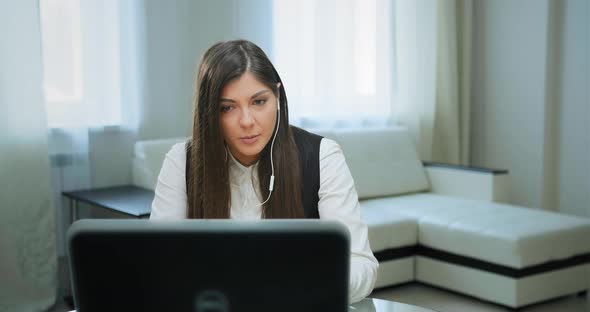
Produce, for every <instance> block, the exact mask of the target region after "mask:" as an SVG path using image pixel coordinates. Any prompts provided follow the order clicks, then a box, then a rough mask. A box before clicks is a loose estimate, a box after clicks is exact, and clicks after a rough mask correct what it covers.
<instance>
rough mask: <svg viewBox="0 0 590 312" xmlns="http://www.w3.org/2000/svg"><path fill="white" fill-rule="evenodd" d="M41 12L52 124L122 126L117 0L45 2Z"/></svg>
mask: <svg viewBox="0 0 590 312" xmlns="http://www.w3.org/2000/svg"><path fill="white" fill-rule="evenodd" d="M40 11H41V34H42V45H43V48H42V50H43V69H44V82H43V84H44V91H45V103H46V110H47V117H48V124H49V126H50V127H51V128H61V127H78V126H105V125H118V124H119V123H120V122H121V90H120V75H121V73H120V48H119V46H120V44H119V43H120V38H119V21H120V18H119V4H118V1H116V0H85V1H78V0H40Z"/></svg>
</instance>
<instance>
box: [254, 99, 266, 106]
mask: <svg viewBox="0 0 590 312" xmlns="http://www.w3.org/2000/svg"><path fill="white" fill-rule="evenodd" d="M264 103H266V100H254V104H255V105H264Z"/></svg>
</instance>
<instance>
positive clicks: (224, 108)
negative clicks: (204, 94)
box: [221, 105, 233, 113]
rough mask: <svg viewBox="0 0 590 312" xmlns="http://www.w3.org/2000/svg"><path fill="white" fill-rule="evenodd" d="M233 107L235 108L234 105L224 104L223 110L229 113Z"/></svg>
mask: <svg viewBox="0 0 590 312" xmlns="http://www.w3.org/2000/svg"><path fill="white" fill-rule="evenodd" d="M232 108H233V107H231V106H229V105H222V106H221V112H223V113H227V112H229V111H230V110H232Z"/></svg>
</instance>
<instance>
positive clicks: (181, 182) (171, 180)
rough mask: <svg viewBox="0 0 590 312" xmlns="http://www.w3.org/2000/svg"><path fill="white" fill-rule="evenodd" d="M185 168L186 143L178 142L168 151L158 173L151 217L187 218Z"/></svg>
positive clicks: (157, 218) (161, 218)
mask: <svg viewBox="0 0 590 312" xmlns="http://www.w3.org/2000/svg"><path fill="white" fill-rule="evenodd" d="M185 169H186V151H185V143H178V144H175V145H174V146H173V147H172V149H171V150H170V151H169V152H168V153H166V157H165V158H164V163H163V164H162V169H161V170H160V174H159V175H158V183H157V184H156V189H155V196H154V201H153V202H152V213H151V215H150V219H152V220H174V219H185V218H186V211H187V199H186V198H187V197H186V182H185V176H186V174H185Z"/></svg>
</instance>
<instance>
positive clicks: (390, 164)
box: [312, 127, 429, 199]
mask: <svg viewBox="0 0 590 312" xmlns="http://www.w3.org/2000/svg"><path fill="white" fill-rule="evenodd" d="M312 131H313V130H312ZM313 132H315V133H317V134H319V135H321V136H324V137H326V138H329V139H332V140H334V141H336V142H337V143H338V144H340V147H341V148H342V151H343V152H344V157H345V158H346V163H347V164H348V167H349V168H350V172H351V174H352V177H353V179H354V184H355V187H356V190H357V192H358V195H359V198H361V199H364V198H371V197H381V196H391V195H400V194H407V193H413V192H419V191H426V190H428V189H429V184H428V179H427V177H426V172H425V170H424V168H423V167H422V162H421V161H420V159H419V158H418V154H417V153H416V149H415V148H414V145H413V143H412V140H411V138H410V136H409V134H408V132H407V130H406V129H405V128H401V127H400V128H380V129H362V131H361V130H358V129H356V130H355V129H347V130H332V131H313Z"/></svg>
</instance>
